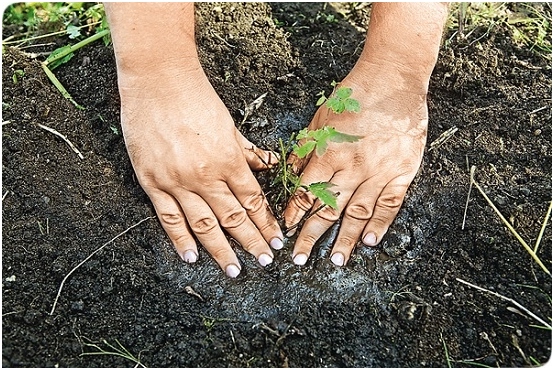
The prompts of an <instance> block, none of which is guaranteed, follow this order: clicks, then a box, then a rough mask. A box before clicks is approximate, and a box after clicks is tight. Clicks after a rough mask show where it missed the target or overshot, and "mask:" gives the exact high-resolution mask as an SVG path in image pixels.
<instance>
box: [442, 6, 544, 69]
mask: <svg viewBox="0 0 554 370" xmlns="http://www.w3.org/2000/svg"><path fill="white" fill-rule="evenodd" d="M501 26H502V27H503V28H505V29H506V31H507V33H508V34H510V35H511V37H512V39H513V40H514V42H515V43H516V44H517V45H520V46H523V47H526V48H528V49H529V50H531V51H533V52H535V53H536V54H538V55H540V56H542V57H544V58H546V59H548V60H550V59H551V58H552V5H551V4H550V3H506V2H500V3H494V2H492V3H491V2H483V3H473V2H472V3H459V5H458V6H457V7H453V8H452V11H451V13H450V17H449V20H448V23H447V29H450V30H453V31H454V34H456V35H457V37H458V39H465V40H468V41H470V40H472V41H470V43H474V42H477V41H478V40H480V39H481V38H482V37H484V36H486V35H488V34H489V32H491V31H492V30H493V29H495V28H497V27H501ZM481 29H485V32H484V34H482V35H480V36H478V37H475V38H474V37H470V36H471V34H473V33H474V32H475V33H477V32H478V30H481ZM449 41H450V39H449V40H448V41H447V43H448V42H449Z"/></svg>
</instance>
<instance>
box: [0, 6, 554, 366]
mask: <svg viewBox="0 0 554 370" xmlns="http://www.w3.org/2000/svg"><path fill="white" fill-rule="evenodd" d="M369 12H370V6H369V5H368V4H363V3H353V4H350V3H342V4H340V5H331V4H324V3H317V4H313V3H286V4H279V3H248V4H235V3H225V4H213V3H201V4H198V5H197V39H198V47H199V51H200V54H201V58H202V59H201V61H202V63H203V65H204V68H205V70H206V71H207V74H208V76H209V78H210V80H211V81H212V83H213V85H214V87H215V89H216V90H217V92H218V93H219V94H220V96H221V98H222V100H223V101H224V103H225V104H226V105H227V107H228V108H229V110H230V112H231V114H232V115H233V118H234V119H235V121H236V122H237V124H239V123H241V122H242V121H243V114H244V113H243V112H244V108H245V105H246V104H248V103H249V102H251V101H253V100H254V99H256V98H257V97H259V96H260V95H262V94H264V93H267V96H266V98H265V101H264V103H263V104H262V106H261V107H260V108H259V109H258V110H256V111H255V112H254V113H253V114H252V115H251V116H250V117H248V118H247V120H246V121H245V122H244V124H243V125H242V126H241V127H240V128H241V130H242V131H243V132H244V133H245V135H246V136H247V137H248V138H249V139H250V140H252V141H253V142H255V143H256V144H258V145H259V146H261V147H266V148H271V149H274V150H277V149H278V139H279V138H282V139H288V138H289V137H290V135H291V133H292V132H293V131H297V130H299V129H301V128H303V127H304V126H305V125H307V123H308V122H309V120H310V118H311V116H312V115H313V114H314V112H315V109H316V107H315V101H316V100H317V94H318V93H319V92H320V91H321V90H326V91H327V93H329V92H330V83H331V82H332V81H333V80H335V81H340V80H341V79H342V78H343V77H344V76H345V75H346V74H347V73H348V71H349V70H350V69H351V68H352V66H353V64H354V63H355V61H356V58H357V57H358V55H359V53H360V51H361V49H362V47H363V43H364V39H365V29H366V25H367V21H368V18H369ZM486 31H487V30H486V29H477V30H476V31H474V34H473V35H472V36H471V37H469V38H468V39H465V40H464V39H458V38H457V37H456V36H455V35H452V34H451V33H449V34H446V35H445V43H444V46H443V47H442V48H441V51H440V56H439V61H438V63H437V66H436V69H435V71H434V73H433V77H432V80H431V86H430V93H429V110H430V129H429V136H428V148H427V150H426V153H425V157H424V160H423V164H422V166H421V170H420V173H419V174H418V175H417V177H416V179H415V180H414V182H413V184H412V186H411V187H410V190H409V193H408V195H407V198H406V200H405V202H404V205H403V207H402V209H401V211H400V213H399V215H398V217H397V219H396V221H395V223H394V224H393V226H392V227H391V230H390V231H389V233H388V235H387V237H386V238H385V240H384V241H383V242H382V243H381V245H380V246H379V247H378V248H357V250H356V252H355V254H354V257H353V258H352V260H351V262H350V263H349V264H348V266H346V267H344V268H335V267H334V266H333V265H332V264H331V263H330V262H329V259H328V254H329V250H330V245H331V244H332V239H333V236H334V235H335V234H336V230H337V225H336V226H335V227H334V228H333V229H332V230H331V231H330V232H329V233H328V235H326V236H325V237H324V238H323V240H322V241H321V242H320V243H319V244H318V246H317V248H316V249H315V250H314V253H313V255H312V258H310V260H309V262H308V264H307V265H306V266H304V267H297V266H294V265H293V264H292V262H291V258H290V253H291V251H292V243H293V241H288V242H287V245H286V247H285V248H284V250H282V251H277V252H275V255H276V259H275V262H274V263H273V264H272V265H271V266H270V267H268V268H265V269H264V268H262V267H260V266H259V265H258V264H257V263H256V262H255V261H254V259H253V258H252V257H251V256H249V255H248V254H246V253H244V252H243V251H241V249H240V247H237V248H236V250H237V253H238V254H239V258H240V259H241V262H242V264H243V270H242V271H243V272H242V274H241V275H240V276H239V278H237V279H235V280H233V279H229V278H226V277H225V276H224V274H223V273H221V271H220V270H219V268H218V267H217V265H216V263H215V262H214V261H213V260H212V259H211V258H210V257H209V256H208V255H207V253H206V252H204V251H203V249H202V248H200V258H199V261H198V262H197V263H196V264H194V265H187V264H185V263H182V262H181V261H180V259H179V258H178V256H177V254H176V253H175V252H174V250H173V248H172V247H171V244H170V242H169V240H168V238H167V237H166V235H165V234H164V231H163V230H162V228H161V227H160V225H159V223H158V221H157V220H156V219H155V218H149V219H147V220H146V221H144V222H143V223H141V224H140V225H137V226H136V227H134V228H132V229H131V230H128V231H127V232H125V233H124V234H123V235H121V236H120V237H118V238H117V239H116V240H114V241H113V242H111V243H109V244H107V245H106V246H105V247H104V248H103V249H102V250H101V251H99V252H98V253H97V254H95V255H94V256H92V257H91V258H90V259H89V260H88V261H87V262H86V263H84V264H83V265H82V266H80V267H79V268H78V269H77V270H75V272H74V273H73V274H72V275H71V276H70V277H69V278H68V279H67V281H66V283H65V286H64V288H63V290H62V292H61V295H60V297H59V300H58V302H57V306H56V307H55V310H54V312H53V315H50V311H51V309H52V305H53V303H54V300H55V298H56V294H57V293H58V288H59V286H60V283H61V282H62V280H63V279H64V276H66V274H68V273H69V272H70V270H71V269H72V268H74V267H75V266H77V264H78V263H79V262H81V261H82V260H84V259H85V258H86V257H87V256H89V255H90V254H91V253H92V252H94V251H95V250H96V249H98V248H99V247H101V246H103V245H104V244H105V243H107V242H109V241H110V240H111V239H112V238H114V237H115V236H117V235H118V234H119V233H122V232H123V231H125V230H126V229H128V228H129V227H131V226H133V225H135V224H136V223H137V222H139V221H140V220H143V219H146V218H148V217H152V216H155V212H154V209H153V207H152V204H151V203H150V201H149V199H148V197H147V196H146V195H145V193H144V192H143V191H142V189H141V187H140V186H139V184H138V183H137V181H136V179H135V177H134V174H133V169H132V167H131V165H130V162H129V159H128V156H127V153H126V150H125V145H124V140H123V137H122V135H121V129H120V126H119V95H118V90H117V78H116V69H115V60H114V55H113V49H112V47H111V46H105V45H104V44H103V43H102V42H101V41H98V42H96V43H95V44H93V45H91V46H87V47H85V48H83V49H81V50H79V51H78V52H77V53H76V54H75V56H74V57H73V58H72V59H71V60H70V61H69V62H68V63H66V64H64V65H63V66H61V67H59V68H57V69H56V70H55V73H56V75H57V77H58V78H59V80H60V81H61V82H62V83H63V85H64V86H65V87H66V88H67V90H68V91H69V92H70V93H71V94H72V96H73V98H74V99H75V100H76V101H77V102H78V103H79V104H81V105H83V106H85V107H86V110H78V109H76V108H75V107H74V106H73V105H72V104H71V103H70V102H69V101H67V100H65V99H64V98H63V97H61V95H60V94H59V92H58V91H57V90H56V89H55V88H54V87H53V86H52V84H51V83H50V82H49V80H48V79H47V77H46V76H45V74H44V73H43V71H42V69H41V67H40V64H39V61H40V59H41V58H40V57H39V58H33V57H32V56H29V55H28V54H24V53H22V52H21V51H19V50H17V49H13V48H7V49H6V50H5V51H4V53H3V55H2V64H3V68H2V83H3V85H2V86H3V88H2V122H3V123H2V195H3V202H2V222H3V225H2V238H3V239H2V241H3V244H2V360H3V366H7V367H19V366H25V367H44V366H47V367H54V366H60V367H123V366H134V365H135V364H134V363H133V362H132V361H130V360H128V359H125V358H122V357H119V356H114V355H108V354H105V355H98V356H93V355H86V354H87V353H91V352H98V350H97V349H95V348H93V347H91V346H90V344H96V345H98V346H99V347H101V348H103V349H104V350H106V351H108V350H110V349H109V347H108V346H107V345H106V344H105V343H104V342H103V341H104V340H105V341H107V342H108V343H110V344H113V345H115V344H116V343H117V341H119V343H121V345H122V346H123V347H124V348H126V349H127V350H128V351H129V352H130V353H131V354H133V355H134V356H136V357H138V358H140V360H141V362H142V363H143V364H145V365H146V366H154V367H170V366H171V367H177V366H179V367H420V366H431V367H445V366H448V365H449V362H450V364H451V365H453V366H478V365H487V366H503V367H505V366H506V367H508V366H509V367H520V366H529V365H532V364H534V363H535V361H537V362H538V363H541V364H543V363H546V362H547V361H548V360H549V358H550V354H551V346H552V334H551V331H550V330H546V329H544V328H540V327H537V325H538V326H541V324H540V323H539V322H537V321H536V320H534V319H533V318H531V316H530V315H529V314H528V313H526V312H524V310H522V309H521V308H516V305H515V304H514V303H512V302H510V301H506V300H502V299H500V298H499V297H497V296H494V295H492V294H489V293H486V292H483V291H479V290H477V289H475V288H472V287H469V286H467V285H464V284H462V283H461V282H459V281H458V280H456V279H457V278H459V279H463V280H465V281H468V282H471V283H473V284H476V285H478V286H480V287H483V288H486V289H489V290H491V291H494V292H497V293H498V294H501V295H503V296H506V297H509V298H512V299H514V300H515V301H517V302H519V303H520V304H521V305H523V306H524V307H525V308H527V309H528V310H529V311H531V312H533V313H534V314H536V315H537V316H539V317H540V318H542V319H544V320H546V321H547V322H550V318H551V317H552V304H551V296H552V279H551V277H550V276H549V275H547V274H546V273H545V272H544V271H542V270H541V269H540V267H538V265H537V264H536V263H535V262H533V260H532V259H531V257H530V256H529V254H528V253H527V252H526V251H525V250H524V249H523V247H522V246H521V245H520V244H519V243H518V241H517V240H516V238H515V237H514V236H513V235H512V234H511V233H510V232H509V230H508V229H507V228H506V227H505V226H504V225H503V224H502V223H501V221H500V220H499V218H498V217H497V216H496V214H495V213H494V211H493V210H492V208H491V207H490V206H489V205H488V204H487V202H486V201H485V199H484V198H483V197H482V196H481V194H480V193H479V192H477V191H476V190H475V189H473V191H472V193H471V197H470V201H469V206H468V209H467V218H466V222H465V227H464V228H463V229H462V222H463V217H464V208H465V204H466V198H467V193H468V189H469V169H470V166H473V165H475V166H476V167H477V171H476V179H477V181H478V183H479V184H480V185H481V186H482V187H483V188H484V189H485V192H486V193H487V194H488V196H489V197H490V198H491V199H492V201H493V202H494V203H495V204H496V206H497V207H498V209H499V210H500V211H501V212H502V213H503V214H504V215H505V216H506V218H508V219H509V220H510V221H511V222H512V224H513V225H514V226H515V228H516V230H517V231H518V232H519V233H520V234H521V235H522V237H523V239H524V240H526V241H527V243H529V244H530V245H531V247H533V246H534V244H535V240H536V238H537V235H538V234H539V231H540V229H541V225H542V223H543V219H544V217H545V214H546V212H547V209H548V207H549V202H550V201H551V194H552V187H551V184H552V172H551V170H552V140H551V138H552V109H551V86H552V80H551V74H552V67H551V61H550V60H546V59H544V58H543V57H541V56H539V55H538V54H536V53H535V52H533V51H530V50H529V49H528V48H526V47H522V46H519V45H517V44H515V43H514V41H513V40H512V39H511V38H510V35H509V33H508V32H506V30H504V29H503V28H502V27H498V28H496V29H495V30H494V31H492V32H490V33H486ZM5 36H6V34H5V35H4V37H5ZM481 36H482V37H481ZM478 37H480V38H479V39H478ZM54 42H58V43H59V44H60V43H62V42H66V41H60V40H58V41H56V40H54ZM36 50H40V48H38V47H37V49H36ZM49 50H52V46H50V49H49ZM33 51H35V50H33ZM159 52H163V51H159ZM16 70H22V71H24V75H23V76H19V78H18V79H17V82H14V79H13V75H14V73H15V71H16ZM37 124H42V125H46V126H48V127H51V128H53V129H55V130H57V131H59V132H60V133H62V134H64V135H66V136H67V138H68V139H69V140H70V141H71V142H72V143H73V144H75V146H76V147H77V148H78V149H79V150H80V151H81V152H82V153H83V155H84V159H83V160H81V159H79V157H78V156H77V155H76V153H74V152H73V151H71V149H70V148H69V147H68V146H67V145H66V144H65V143H64V142H63V141H62V140H61V139H60V138H58V137H57V136H55V135H53V134H52V133H50V132H47V131H45V130H44V129H42V128H40V127H39V126H37ZM454 127H456V128H457V131H456V132H455V134H454V135H452V136H451V137H450V138H449V139H448V140H447V141H445V142H444V143H443V144H442V145H440V146H438V147H436V146H433V149H431V148H432V146H431V145H430V144H431V143H433V142H435V140H437V139H438V138H440V137H441V134H443V133H444V132H446V131H447V130H449V129H452V128H454ZM273 175H274V174H271V173H270V174H261V175H259V177H260V182H261V183H262V184H263V187H264V189H265V190H266V192H267V193H268V198H269V199H270V200H271V201H272V204H273V206H274V207H275V211H276V213H277V214H279V211H280V209H282V204H281V203H275V202H274V200H275V199H276V198H275V196H276V195H275V189H274V187H273V186H272V185H271V179H272V176H273ZM538 256H539V257H540V258H541V260H542V261H543V262H544V263H545V264H546V266H547V267H548V268H549V269H551V267H552V257H551V256H552V228H551V222H550V221H549V222H548V223H547V227H546V230H545V232H544V236H543V238H542V242H541V244H540V246H539V248H538ZM191 288H192V290H193V291H194V292H195V293H197V294H198V295H195V294H191V290H190V289H191ZM533 325H535V326H533ZM87 344H88V345H87ZM455 361H456V362H455Z"/></svg>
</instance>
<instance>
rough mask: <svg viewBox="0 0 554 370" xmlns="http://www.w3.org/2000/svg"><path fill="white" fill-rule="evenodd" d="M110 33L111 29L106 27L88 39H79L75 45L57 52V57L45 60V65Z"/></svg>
mask: <svg viewBox="0 0 554 370" xmlns="http://www.w3.org/2000/svg"><path fill="white" fill-rule="evenodd" d="M109 33H110V30H109V29H106V30H103V31H100V32H98V33H96V34H94V35H92V36H90V37H87V38H86V39H84V40H82V41H79V42H78V43H76V44H75V45H73V46H71V47H69V48H68V49H67V50H65V51H63V52H61V53H59V54H57V55H56V56H55V57H53V58H52V59H50V60H46V61H44V62H43V63H44V65H48V64H49V63H52V62H55V61H56V60H59V59H62V58H63V57H65V56H66V55H68V54H71V53H73V52H74V51H76V50H79V49H80V48H82V47H83V46H86V45H88V44H90V43H91V42H94V41H96V40H99V39H101V38H102V37H104V36H106V35H107V34H109Z"/></svg>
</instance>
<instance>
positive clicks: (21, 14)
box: [2, 2, 107, 41]
mask: <svg viewBox="0 0 554 370" xmlns="http://www.w3.org/2000/svg"><path fill="white" fill-rule="evenodd" d="M2 24H3V26H4V27H10V28H9V29H10V30H13V31H14V33H13V35H11V36H10V37H11V39H10V40H4V41H14V39H15V40H28V39H30V38H34V37H36V36H39V35H44V34H51V33H54V34H56V35H58V34H61V35H66V36H67V37H68V38H69V39H77V38H80V37H85V36H86V34H90V33H95V32H96V31H98V29H99V28H100V30H101V29H105V28H106V26H107V25H106V20H105V13H104V5H103V4H100V3H86V2H80V3H62V2H57V3H38V2H33V3H15V4H11V5H8V6H7V7H6V9H5V10H4V14H3V17H2Z"/></svg>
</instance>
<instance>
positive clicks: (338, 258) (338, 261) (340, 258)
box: [331, 252, 344, 266]
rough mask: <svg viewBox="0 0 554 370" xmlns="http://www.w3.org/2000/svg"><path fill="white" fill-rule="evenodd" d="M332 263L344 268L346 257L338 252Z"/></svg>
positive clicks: (333, 256)
mask: <svg viewBox="0 0 554 370" xmlns="http://www.w3.org/2000/svg"><path fill="white" fill-rule="evenodd" d="M331 261H332V262H333V263H334V264H335V265H337V266H342V265H343V264H344V256H343V255H342V253H339V252H337V253H335V254H333V255H332V256H331Z"/></svg>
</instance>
